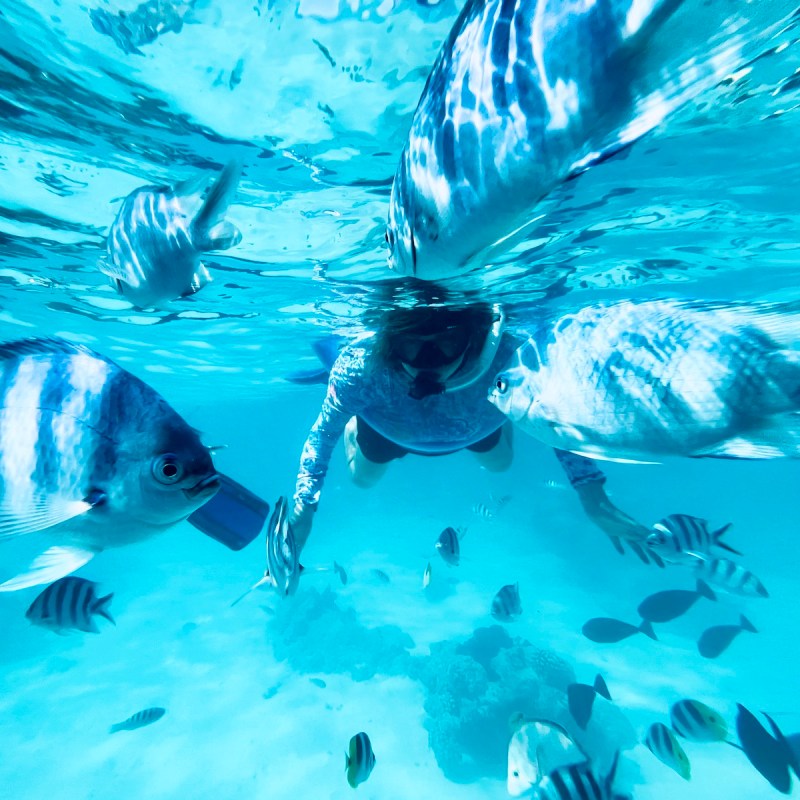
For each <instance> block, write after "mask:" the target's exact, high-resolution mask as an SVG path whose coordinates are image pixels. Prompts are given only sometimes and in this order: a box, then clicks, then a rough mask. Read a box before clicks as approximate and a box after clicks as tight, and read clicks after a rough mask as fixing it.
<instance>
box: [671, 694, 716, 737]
mask: <svg viewBox="0 0 800 800" xmlns="http://www.w3.org/2000/svg"><path fill="white" fill-rule="evenodd" d="M669 721H670V724H671V725H672V730H674V731H675V733H677V734H678V735H679V736H683V738H684V739H688V740H689V741H690V742H724V741H726V740H727V737H728V725H727V723H726V722H725V720H724V719H723V718H722V715H721V714H719V713H718V712H717V711H715V710H714V709H713V708H711V707H710V706H707V705H706V704H705V703H701V702H700V701H699V700H679V701H678V702H677V703H673V704H672V707H671V708H670V710H669Z"/></svg>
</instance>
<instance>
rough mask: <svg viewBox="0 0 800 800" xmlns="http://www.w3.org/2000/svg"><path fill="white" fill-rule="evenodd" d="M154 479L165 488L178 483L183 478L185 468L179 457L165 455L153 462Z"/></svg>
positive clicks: (170, 454) (169, 454)
mask: <svg viewBox="0 0 800 800" xmlns="http://www.w3.org/2000/svg"><path fill="white" fill-rule="evenodd" d="M152 470H153V477H154V478H155V479H156V480H157V481H158V482H159V483H163V484H164V485H165V486H170V485H171V484H173V483H177V482H178V481H179V480H180V479H181V478H182V477H183V467H182V466H181V463H180V461H178V457H177V456H174V455H172V453H165V454H164V455H163V456H159V457H158V458H156V459H155V460H154V461H153V467H152Z"/></svg>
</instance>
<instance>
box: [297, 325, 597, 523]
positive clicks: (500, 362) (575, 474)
mask: <svg viewBox="0 0 800 800" xmlns="http://www.w3.org/2000/svg"><path fill="white" fill-rule="evenodd" d="M374 342H375V339H374V337H373V336H371V335H369V336H366V337H364V338H362V339H360V340H358V341H356V342H354V343H353V344H351V345H348V346H346V347H344V348H343V349H342V351H341V352H340V353H339V356H338V357H337V359H336V361H335V363H334V365H333V367H332V368H331V373H330V377H329V379H328V391H327V394H326V395H325V400H324V402H323V403H322V409H321V410H320V413H319V416H318V417H317V420H316V422H315V423H314V425H313V426H312V428H311V431H310V432H309V434H308V438H307V439H306V443H305V445H304V447H303V454H302V456H301V458H300V469H299V472H298V475H297V484H296V487H295V494H294V509H295V512H296V513H299V512H301V511H302V509H303V508H304V507H305V506H313V505H316V503H317V502H318V501H319V496H320V492H321V490H322V485H323V482H324V480H325V475H326V473H327V471H328V465H329V464H330V460H331V456H332V454H333V450H334V447H335V446H336V443H337V442H338V441H339V439H340V438H341V436H342V433H343V432H344V429H345V426H346V425H347V422H348V420H349V419H350V418H351V417H354V416H356V417H360V418H361V419H363V420H364V421H365V422H366V423H367V424H368V425H369V426H370V427H372V428H373V429H374V430H376V431H377V432H378V433H380V434H381V435H382V436H384V437H385V438H387V439H389V440H390V441H392V442H395V443H396V444H398V445H400V446H401V447H404V448H406V449H407V450H409V451H410V452H413V453H420V454H424V455H440V454H444V453H453V452H456V451H457V450H461V449H463V448H465V447H468V446H469V445H472V444H475V443H476V442H479V441H480V440H481V439H484V438H486V437H487V436H489V435H490V434H492V433H494V432H495V431H496V430H498V428H500V427H501V426H502V425H503V424H504V423H505V419H506V418H505V416H504V415H503V414H501V413H500V412H499V411H498V410H497V409H496V408H495V407H494V406H493V405H492V404H491V403H490V402H489V400H488V393H489V389H490V386H491V382H492V381H493V380H494V376H495V375H496V374H497V373H498V372H500V371H501V369H502V368H503V366H504V365H505V364H507V363H508V360H509V358H510V357H511V354H512V353H513V352H514V350H515V349H516V348H517V346H518V345H519V342H518V341H516V339H515V338H514V337H513V336H511V335H505V336H504V337H503V339H502V341H501V343H500V346H499V347H498V349H497V353H496V354H495V357H494V360H493V361H492V364H491V365H490V367H489V368H488V369H487V370H486V372H485V374H484V377H483V378H481V379H479V380H477V381H475V382H474V383H472V384H471V385H469V386H466V387H465V388H463V389H458V390H456V391H450V392H445V393H444V394H438V395H431V396H429V397H424V398H422V399H414V398H412V397H410V396H409V393H408V392H409V386H410V384H409V378H408V377H407V376H406V375H405V374H404V373H402V372H400V371H398V370H397V369H396V368H394V367H393V366H391V365H389V364H386V363H385V362H384V361H383V360H382V359H380V358H379V357H378V356H377V355H376V354H375V352H374ZM555 453H556V456H557V457H558V460H559V463H560V464H561V466H562V468H563V469H564V471H565V473H566V474H567V477H568V478H569V481H570V483H571V484H572V486H580V485H582V484H585V483H590V482H593V481H600V482H603V481H605V476H604V475H603V473H602V472H601V471H600V469H599V468H598V467H597V465H596V464H595V462H594V461H592V460H591V459H588V458H584V457H583V456H579V455H575V454H574V453H568V452H566V451H564V450H556V451H555Z"/></svg>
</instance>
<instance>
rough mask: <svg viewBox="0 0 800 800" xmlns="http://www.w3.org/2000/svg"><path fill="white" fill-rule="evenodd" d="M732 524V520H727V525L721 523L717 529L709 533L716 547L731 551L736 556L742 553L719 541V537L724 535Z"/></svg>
mask: <svg viewBox="0 0 800 800" xmlns="http://www.w3.org/2000/svg"><path fill="white" fill-rule="evenodd" d="M732 525H733V523H732V522H729V523H728V524H727V525H723V526H722V527H721V528H720V529H719V530H716V531H714V532H713V533H712V534H711V540H712V541H713V542H714V544H715V545H716V546H717V547H721V548H722V549H723V550H727V551H728V552H729V553H733V554H734V555H736V556H740V555H742V554H741V553H740V552H739V551H738V550H734V548H733V547H731V546H730V545H729V544H726V543H725V542H721V541H720V537H722V536H724V535H725V534H726V533H727V532H728V529H729V528H730V527H731V526H732Z"/></svg>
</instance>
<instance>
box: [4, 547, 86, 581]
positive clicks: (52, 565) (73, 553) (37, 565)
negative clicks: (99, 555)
mask: <svg viewBox="0 0 800 800" xmlns="http://www.w3.org/2000/svg"><path fill="white" fill-rule="evenodd" d="M94 555H95V551H92V550H83V549H81V548H80V547H51V548H50V549H49V550H45V551H44V553H42V554H41V555H40V556H37V557H36V558H35V559H34V560H33V563H32V564H31V565H30V568H29V569H28V571H27V572H23V573H22V574H21V575H17V576H16V577H15V578H11V580H8V581H6V582H5V583H0V592H16V591H17V590H19V589H27V588H28V587H29V586H39V585H40V584H42V583H53V581H57V580H58V579H59V578H64V577H66V576H67V575H69V574H70V573H71V572H75V570H76V569H79V568H80V567H82V566H83V565H84V564H86V563H88V562H89V561H91V560H92V558H94Z"/></svg>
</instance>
